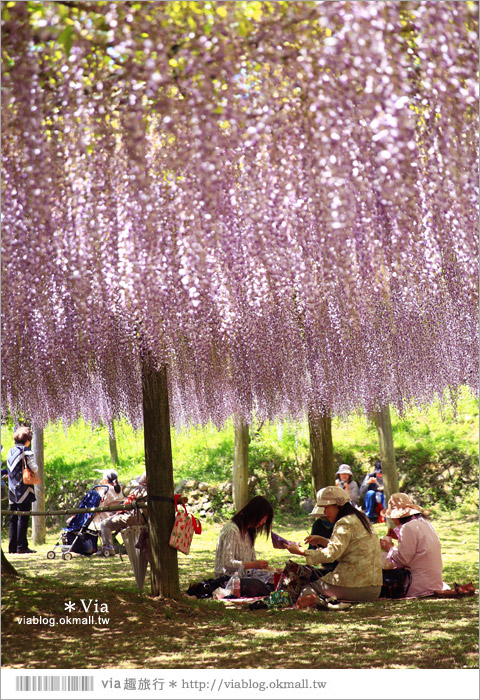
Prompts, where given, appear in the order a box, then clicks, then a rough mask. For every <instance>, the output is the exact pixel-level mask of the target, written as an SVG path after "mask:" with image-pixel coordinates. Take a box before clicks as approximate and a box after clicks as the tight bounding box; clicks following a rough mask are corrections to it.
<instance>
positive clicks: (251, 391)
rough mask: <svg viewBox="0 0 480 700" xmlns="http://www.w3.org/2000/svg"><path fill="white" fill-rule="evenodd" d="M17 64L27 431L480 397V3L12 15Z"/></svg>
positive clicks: (15, 253)
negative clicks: (159, 385) (161, 399)
mask: <svg viewBox="0 0 480 700" xmlns="http://www.w3.org/2000/svg"><path fill="white" fill-rule="evenodd" d="M1 50H2V76H3V78H2V80H3V82H2V96H3V100H2V217H3V232H2V294H3V304H2V319H3V320H2V323H3V328H2V331H3V332H2V348H3V358H2V360H3V362H2V407H3V411H4V412H10V413H12V414H13V415H16V414H18V412H22V413H23V415H28V416H29V417H31V419H33V420H34V421H35V422H36V423H37V424H38V425H40V426H42V425H44V424H45V423H46V422H47V421H50V420H53V419H59V418H62V419H63V420H64V421H65V423H66V424H69V423H71V422H72V421H73V420H75V419H76V418H77V417H78V416H79V415H82V416H83V417H84V418H85V419H87V420H92V421H95V422H96V421H98V420H103V421H108V420H109V419H111V418H112V417H114V418H115V417H118V416H121V415H123V416H126V417H127V418H128V419H129V420H130V421H131V423H132V424H133V425H134V426H140V425H141V423H142V383H141V362H142V361H143V362H145V361H148V362H150V363H152V364H153V365H154V366H155V367H157V368H160V367H161V366H162V365H166V366H167V370H168V381H169V395H170V404H171V416H172V421H173V423H174V424H175V425H181V424H183V423H185V422H195V423H198V422H205V421H206V420H208V419H212V420H213V421H214V422H215V423H217V424H221V423H222V422H223V421H224V420H225V419H226V418H227V417H229V416H231V415H233V414H235V415H237V416H242V417H244V418H245V419H247V420H248V419H250V418H251V416H252V414H255V415H257V416H259V417H261V418H275V417H284V416H293V417H298V416H300V415H302V414H304V412H305V411H306V410H307V409H310V410H312V411H319V412H323V411H325V410H326V411H328V412H331V413H333V414H343V413H347V412H349V411H351V410H353V409H358V408H361V409H363V410H365V411H370V410H372V409H374V408H378V407H380V406H383V405H385V404H386V403H391V404H392V405H394V406H395V407H397V408H399V409H401V408H403V407H405V406H406V405H408V404H409V403H410V402H411V401H430V400H431V399H433V398H434V397H435V396H436V395H442V394H443V392H444V391H445V390H446V389H456V388H457V387H459V386H460V385H462V384H466V385H467V386H469V387H470V388H471V389H472V390H473V391H476V390H477V381H478V376H477V375H478V373H477V367H478V340H477V308H478V307H477V304H478V263H477V260H478V237H477V231H478V216H477V201H478V192H477V185H478V172H477V141H478V95H477V70H478V5H477V3H473V2H441V3H440V2H357V1H352V2H336V1H333V2H272V3H270V2H219V3H214V2H172V3H164V2H153V3H146V2H143V3H140V2H63V3H62V2H55V3H54V2H43V3H36V2H28V3H24V2H6V3H2V49H1Z"/></svg>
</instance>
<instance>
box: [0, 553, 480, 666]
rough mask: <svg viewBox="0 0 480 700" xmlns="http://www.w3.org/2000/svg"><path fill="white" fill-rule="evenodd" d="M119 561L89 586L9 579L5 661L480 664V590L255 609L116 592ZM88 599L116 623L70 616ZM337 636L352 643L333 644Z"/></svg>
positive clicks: (75, 663) (46, 663) (6, 663)
mask: <svg viewBox="0 0 480 700" xmlns="http://www.w3.org/2000/svg"><path fill="white" fill-rule="evenodd" d="M117 568H118V571H117V572H115V569H114V570H113V573H112V572H110V571H109V572H108V574H109V577H108V579H107V580H106V581H105V583H97V582H95V581H93V580H91V579H89V578H87V577H86V578H85V580H84V581H82V583H81V584H79V583H78V582H76V583H73V584H68V583H65V584H62V583H60V581H58V580H52V579H51V577H48V578H47V577H45V576H38V577H36V578H35V582H34V583H33V579H31V578H29V577H25V576H24V577H22V579H21V580H20V581H18V580H16V581H14V582H12V581H9V580H6V581H5V582H3V600H4V605H3V625H2V638H3V645H2V648H3V665H4V667H10V668H185V667H188V668H297V669H301V668H394V667H395V668H461V667H465V666H467V667H475V664H476V663H477V659H478V620H477V610H478V598H477V596H475V597H474V598H469V599H463V600H462V599H460V600H447V601H446V600H437V599H427V600H412V601H378V602H377V603H364V604H358V605H356V606H353V607H352V608H350V609H349V610H348V611H344V612H332V611H316V610H306V611H297V610H291V609H290V610H271V611H265V610H259V611H250V610H248V609H244V608H242V609H240V610H238V609H232V608H230V607H227V606H225V605H224V604H223V603H221V602H217V601H212V600H207V601H197V600H192V599H187V598H182V599H181V600H180V601H166V600H160V599H153V598H151V597H148V596H139V595H138V594H137V593H136V592H135V591H134V590H131V589H130V590H126V589H125V587H124V586H123V587H122V589H121V590H115V587H114V585H115V574H117V575H119V573H120V572H121V568H120V566H119V567H117ZM105 573H106V574H107V572H105ZM123 573H124V572H123ZM112 584H113V586H112ZM80 599H84V600H86V601H88V600H90V599H92V600H93V601H95V600H96V601H98V603H99V604H100V603H107V604H108V607H109V613H108V615H107V614H106V613H104V614H103V617H109V622H108V624H106V625H103V626H102V625H99V624H88V625H75V624H68V623H65V624H61V622H60V621H61V619H62V618H65V617H66V616H67V617H68V616H70V617H72V616H73V615H74V614H78V615H80V614H79V613H67V612H66V611H65V603H67V602H69V601H73V602H75V603H76V604H77V606H78V605H79V604H80ZM23 615H26V616H29V617H33V616H37V617H40V616H44V617H45V618H48V619H52V618H53V619H55V621H56V625H55V626H54V627H50V626H49V625H48V624H36V625H28V626H27V625H25V624H23V623H22V624H19V623H18V620H19V618H21V617H22V616H23ZM82 615H85V613H82ZM94 615H95V617H97V616H96V614H95V613H94ZM330 634H335V637H337V638H340V639H342V644H341V645H325V643H324V640H325V638H326V637H328V636H329V635H330ZM405 639H408V644H405V643H402V641H401V640H405Z"/></svg>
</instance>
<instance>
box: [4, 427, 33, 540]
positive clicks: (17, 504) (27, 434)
mask: <svg viewBox="0 0 480 700" xmlns="http://www.w3.org/2000/svg"><path fill="white" fill-rule="evenodd" d="M13 439H14V441H15V445H14V446H13V447H12V449H11V450H10V451H9V453H8V455H7V468H8V501H9V509H10V510H11V511H25V513H26V515H11V516H10V541H9V544H8V551H9V553H10V554H33V553H34V552H35V550H34V549H30V548H29V546H28V541H27V530H28V523H29V520H30V511H31V509H32V503H33V502H34V501H36V500H37V499H36V497H35V488H34V487H33V486H30V485H28V484H24V483H23V464H24V462H26V465H27V467H28V468H29V469H30V470H31V471H32V472H36V471H38V465H37V462H36V461H35V455H34V454H33V452H32V450H31V449H30V445H31V443H32V431H31V429H30V428H27V427H25V426H21V427H19V428H17V429H16V430H15V432H14V434H13Z"/></svg>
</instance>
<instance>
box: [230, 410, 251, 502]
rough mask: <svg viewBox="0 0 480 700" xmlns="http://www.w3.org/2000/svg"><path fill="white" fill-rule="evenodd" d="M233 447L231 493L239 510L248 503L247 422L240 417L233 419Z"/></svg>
mask: <svg viewBox="0 0 480 700" xmlns="http://www.w3.org/2000/svg"><path fill="white" fill-rule="evenodd" d="M233 423H234V427H235V447H234V451H233V479H232V495H233V505H234V506H235V510H236V511H239V510H240V509H241V508H243V506H245V505H246V504H247V503H248V444H249V442H250V437H249V434H248V423H244V422H243V420H242V419H241V418H235V419H234V422H233Z"/></svg>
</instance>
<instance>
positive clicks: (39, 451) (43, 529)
mask: <svg viewBox="0 0 480 700" xmlns="http://www.w3.org/2000/svg"><path fill="white" fill-rule="evenodd" d="M32 450H33V453H34V455H35V459H36V461H37V464H38V475H39V477H40V483H39V484H36V486H35V496H36V498H37V500H36V501H35V502H34V503H33V505H32V511H33V512H35V511H37V510H45V458H44V444H43V429H42V428H37V427H36V426H35V425H33V440H32ZM46 533H47V524H46V518H45V516H44V515H37V516H35V517H34V518H32V540H33V542H34V544H45V536H46Z"/></svg>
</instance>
